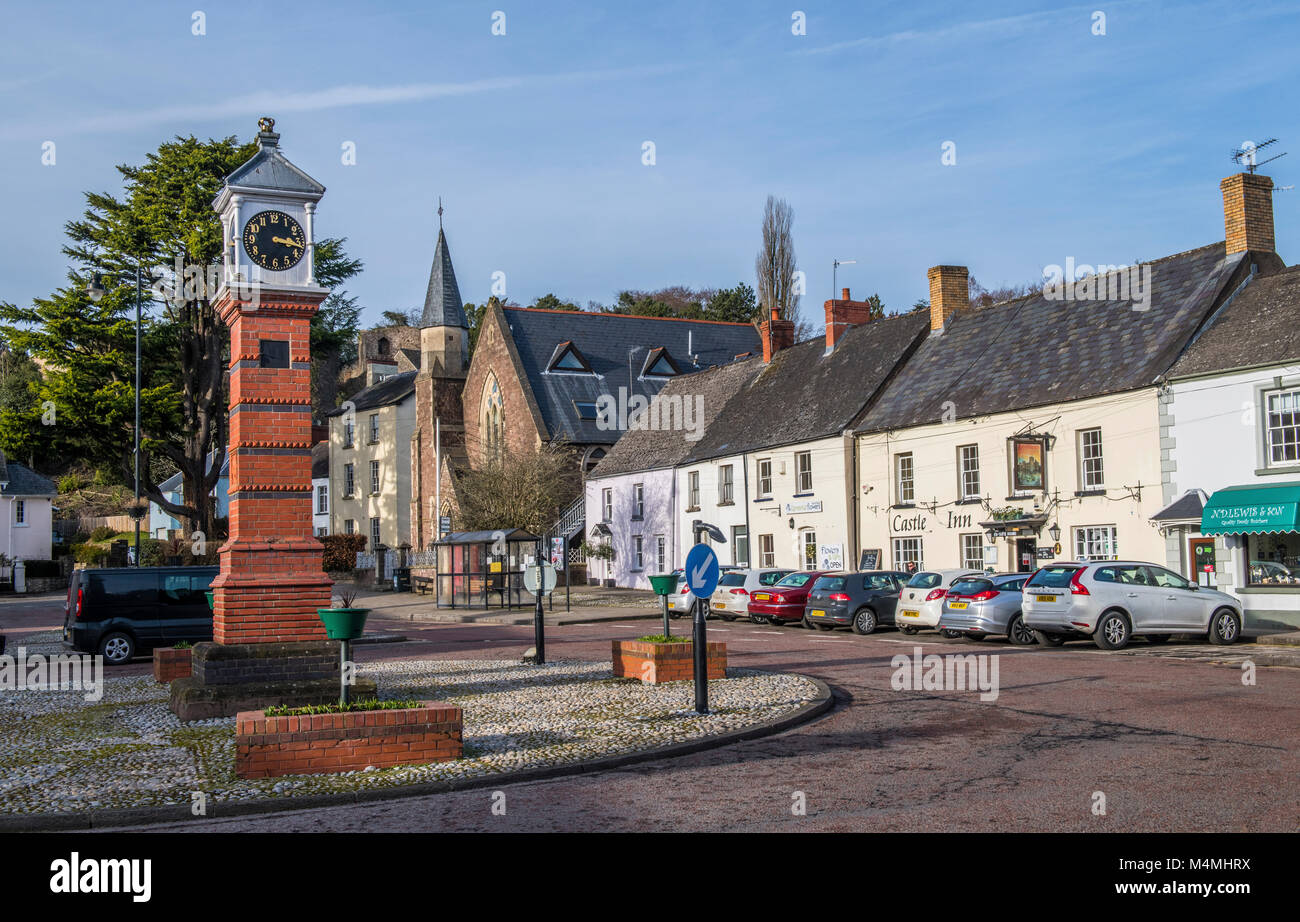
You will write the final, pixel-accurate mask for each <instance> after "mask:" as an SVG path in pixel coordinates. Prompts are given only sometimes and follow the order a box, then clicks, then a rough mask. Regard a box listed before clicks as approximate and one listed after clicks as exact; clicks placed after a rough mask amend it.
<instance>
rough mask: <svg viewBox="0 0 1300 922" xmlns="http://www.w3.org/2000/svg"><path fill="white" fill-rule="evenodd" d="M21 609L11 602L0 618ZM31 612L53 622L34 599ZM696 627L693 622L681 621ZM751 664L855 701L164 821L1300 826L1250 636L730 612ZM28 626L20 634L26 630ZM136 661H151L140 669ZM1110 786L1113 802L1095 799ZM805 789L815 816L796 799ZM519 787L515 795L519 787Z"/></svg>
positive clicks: (485, 826) (734, 634)
mask: <svg viewBox="0 0 1300 922" xmlns="http://www.w3.org/2000/svg"><path fill="white" fill-rule="evenodd" d="M13 615H14V612H13V611H12V610H8V611H6V610H3V609H0V625H4V624H5V623H8V624H9V626H10V627H13V626H14V623H13ZM21 620H22V621H23V627H26V628H28V629H34V628H37V627H41V626H45V625H43V624H41V622H42V621H43V620H45V619H43V618H42V617H40V616H39V615H37V614H36V613H29V614H28V615H27V616H26V617H24V618H22V619H21ZM653 624H654V623H653V622H646V621H640V622H637V621H627V622H621V623H612V624H595V625H572V626H565V627H555V628H550V629H549V630H548V634H547V654H548V658H549V659H562V658H572V659H590V660H596V659H605V660H608V658H609V641H610V639H613V638H628V637H634V636H637V635H639V634H642V633H645V632H646V631H647V630H648V629H650V627H651V626H652V625H653ZM675 624H676V625H679V626H680V627H681V630H683V631H685V630H688V627H689V626H688V625H687V623H686V622H684V621H679V622H675ZM710 625H711V635H712V638H711V639H720V640H725V641H726V642H727V643H728V647H729V650H728V653H729V656H730V660H731V662H732V663H733V664H734V665H738V666H749V667H757V668H764V669H774V670H788V671H794V672H800V673H804V674H807V675H813V676H817V677H819V678H821V679H823V680H824V681H826V682H827V683H828V684H829V685H830V686H831V688H832V689H833V690H834V693H835V698H836V708H835V709H834V710H833V711H832V712H831V713H830V714H828V715H826V716H825V717H823V718H821V719H819V720H817V721H815V722H814V723H811V724H807V725H804V726H802V727H800V728H797V729H795V730H792V731H789V732H786V733H784V734H781V735H779V736H775V737H769V738H766V739H762V740H756V741H752V742H747V743H742V744H738V745H733V746H729V747H726V748H724V749H719V750H713V751H710V752H706V753H700V754H696V755H693V756H688V757H685V758H680V759H676V760H664V761H659V762H652V763H645V764H642V765H638V766H635V767H631V768H626V769H622V770H617V771H610V772H603V773H599V774H593V775H583V776H576V777H573V778H566V779H559V780H553V781H547V782H540V783H531V784H519V785H503V786H502V787H501V789H500V790H501V791H502V792H504V794H505V814H504V815H496V814H494V813H493V810H492V805H493V792H492V791H491V790H476V791H467V792H460V793H453V794H442V795H436V796H430V797H420V798H410V799H403V800H397V801H389V802H379V803H371V804H364V805H355V806H346V807H337V808H328V809H317V810H303V811H286V812H284V813H279V814H273V815H266V816H256V817H247V818H232V819H229V820H220V819H202V818H198V819H194V820H191V821H188V822H184V823H180V824H175V825H172V826H164V827H152V828H155V829H169V830H173V831H176V830H182V831H183V830H190V831H196V832H197V831H207V830H219V831H223V832H240V831H268V832H314V831H334V832H357V831H398V832H401V831H431V832H432V831H437V832H452V831H550V830H568V831H599V830H618V831H646V830H678V831H686V830H692V831H810V832H811V831H922V830H926V831H981V830H997V831H1013V830H1038V831H1125V832H1136V831H1188V832H1190V831H1215V832H1228V831H1295V830H1296V829H1297V828H1300V771H1298V770H1297V769H1300V760H1298V759H1297V753H1298V751H1300V742H1298V737H1300V731H1298V728H1300V668H1286V667H1260V668H1259V669H1258V670H1257V673H1256V684H1255V685H1253V686H1249V685H1245V684H1243V682H1242V670H1241V668H1240V665H1239V662H1240V661H1241V660H1243V659H1246V658H1248V657H1249V656H1250V650H1251V647H1250V645H1240V646H1237V647H1234V648H1231V649H1230V650H1229V651H1227V653H1226V658H1227V659H1228V660H1229V662H1227V663H1214V662H1211V661H1210V658H1212V657H1215V658H1220V659H1222V658H1225V651H1224V650H1223V649H1222V648H1211V647H1207V646H1204V645H1200V644H1189V643H1182V642H1179V641H1174V642H1171V643H1169V644H1166V645H1164V646H1163V647H1160V648H1156V647H1152V646H1149V645H1146V644H1144V643H1142V642H1140V641H1137V642H1135V643H1134V644H1133V646H1132V647H1130V648H1129V650H1126V651H1123V652H1120V653H1103V652H1101V651H1099V650H1097V649H1096V648H1094V647H1092V645H1091V644H1084V643H1071V644H1067V645H1065V646H1064V647H1061V648H1056V649H1049V648H1041V647H1033V648H1017V647H1012V646H1010V645H1008V644H1007V643H1005V642H1004V641H995V640H990V641H987V642H983V643H971V642H969V641H966V640H964V639H960V640H955V641H945V640H943V639H942V638H939V637H938V635H936V634H933V633H923V634H920V635H918V636H917V637H915V638H912V637H904V636H903V635H901V634H899V633H897V632H895V631H893V630H892V629H886V630H884V631H882V632H880V633H878V634H875V635H872V636H869V637H858V636H855V635H853V634H850V633H846V632H835V633H821V632H809V631H804V630H802V629H800V628H795V627H786V628H779V629H778V628H771V627H765V626H754V625H749V624H746V623H733V624H721V623H718V622H710ZM371 628H372V629H380V630H383V629H392V630H395V631H400V632H402V633H404V634H405V635H406V636H407V637H409V638H410V642H407V643H402V644H382V645H373V646H368V647H359V648H357V654H358V658H359V659H360V660H362V661H365V660H370V659H376V658H385V659H387V658H397V657H416V656H419V657H425V656H437V657H447V658H475V657H481V658H502V659H514V658H517V657H519V656H520V655H521V654H522V653H523V651H524V649H526V648H527V647H528V646H530V645H531V643H532V631H531V628H527V627H516V626H505V625H441V624H438V625H433V624H430V625H418V626H414V625H412V624H411V623H409V622H393V623H391V624H385V623H384V622H382V621H377V622H374V623H373V624H372V625H371ZM12 639H13V638H11V640H12ZM918 645H919V646H921V647H923V649H924V652H926V653H939V654H945V653H967V652H977V653H985V654H997V655H998V670H999V686H1000V689H999V695H998V697H997V700H996V701H992V702H986V701H981V700H980V696H979V694H978V693H977V692H966V691H925V690H920V691H915V690H906V689H902V690H895V689H894V688H893V687H891V677H892V676H893V675H894V671H895V670H894V668H893V666H892V665H891V660H892V658H893V657H894V656H896V655H897V654H900V653H903V654H906V655H909V656H910V655H911V653H912V650H913V648H914V647H916V646H918ZM128 668H129V669H130V670H131V671H136V670H141V669H143V668H144V667H143V665H134V666H131V667H128ZM1100 796H1104V807H1105V813H1104V815H1100V814H1098V813H1097V812H1094V811H1095V809H1096V807H1097V805H1099V804H1100V802H1101V801H1100ZM799 800H802V802H803V803H804V804H805V805H806V813H805V814H804V815H798V814H797V812H796V810H795V809H794V808H795V806H796V804H797V802H798V801H799ZM498 802H499V799H498Z"/></svg>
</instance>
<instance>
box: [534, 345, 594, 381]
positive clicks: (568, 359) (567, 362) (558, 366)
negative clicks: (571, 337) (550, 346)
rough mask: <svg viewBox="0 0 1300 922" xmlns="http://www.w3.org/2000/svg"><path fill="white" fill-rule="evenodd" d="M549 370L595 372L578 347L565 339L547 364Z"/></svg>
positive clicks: (580, 373) (581, 372)
mask: <svg viewBox="0 0 1300 922" xmlns="http://www.w3.org/2000/svg"><path fill="white" fill-rule="evenodd" d="M546 370H547V371H567V372H571V373H573V374H579V375H583V374H586V375H590V374H595V372H593V371H592V370H591V366H590V365H589V364H587V360H586V358H585V357H583V354H582V353H581V352H579V351H578V347H577V346H575V345H574V344H573V343H572V342H571V341H567V340H566V341H565V342H562V343H560V344H559V345H558V346H556V347H555V354H554V355H552V356H551V361H550V362H549V363H548V364H547V366H546Z"/></svg>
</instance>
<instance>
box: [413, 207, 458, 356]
mask: <svg viewBox="0 0 1300 922" xmlns="http://www.w3.org/2000/svg"><path fill="white" fill-rule="evenodd" d="M420 326H422V327H465V328H466V329H468V328H469V322H468V321H467V320H466V319H465V305H464V304H462V303H461V300H460V287H459V286H458V285H457V284H456V270H455V269H454V268H452V265H451V251H450V250H449V249H447V235H446V234H444V233H443V232H442V228H441V227H439V228H438V243H437V244H436V245H435V246H434V250H433V267H432V268H431V269H430V270H429V287H428V289H427V290H426V291H425V294H424V315H423V316H422V317H421V319H420ZM418 364H419V363H418V362H417V365H418Z"/></svg>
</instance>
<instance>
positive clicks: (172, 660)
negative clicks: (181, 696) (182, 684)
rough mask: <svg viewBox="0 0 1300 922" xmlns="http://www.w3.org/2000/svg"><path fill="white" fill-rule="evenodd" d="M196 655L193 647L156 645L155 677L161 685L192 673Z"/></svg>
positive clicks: (154, 658) (154, 655)
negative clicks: (179, 647) (191, 669)
mask: <svg viewBox="0 0 1300 922" xmlns="http://www.w3.org/2000/svg"><path fill="white" fill-rule="evenodd" d="M193 656H194V648H193V647H183V648H181V649H179V650H178V649H175V648H174V647H154V651H153V678H154V681H155V682H157V683H159V684H160V685H166V684H167V683H168V682H170V681H171V680H172V679H179V678H182V677H183V676H187V675H189V674H190V668H191V666H192V660H193Z"/></svg>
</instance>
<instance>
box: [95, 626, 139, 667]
mask: <svg viewBox="0 0 1300 922" xmlns="http://www.w3.org/2000/svg"><path fill="white" fill-rule="evenodd" d="M99 655H100V656H102V657H104V662H106V663H108V664H109V665H110V666H125V665H126V664H127V663H129V662H131V660H132V659H134V658H135V641H134V640H133V639H132V638H131V635H130V634H124V633H122V632H121V631H114V632H113V633H111V634H108V635H106V636H105V637H104V639H103V640H101V641H100V642H99Z"/></svg>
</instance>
